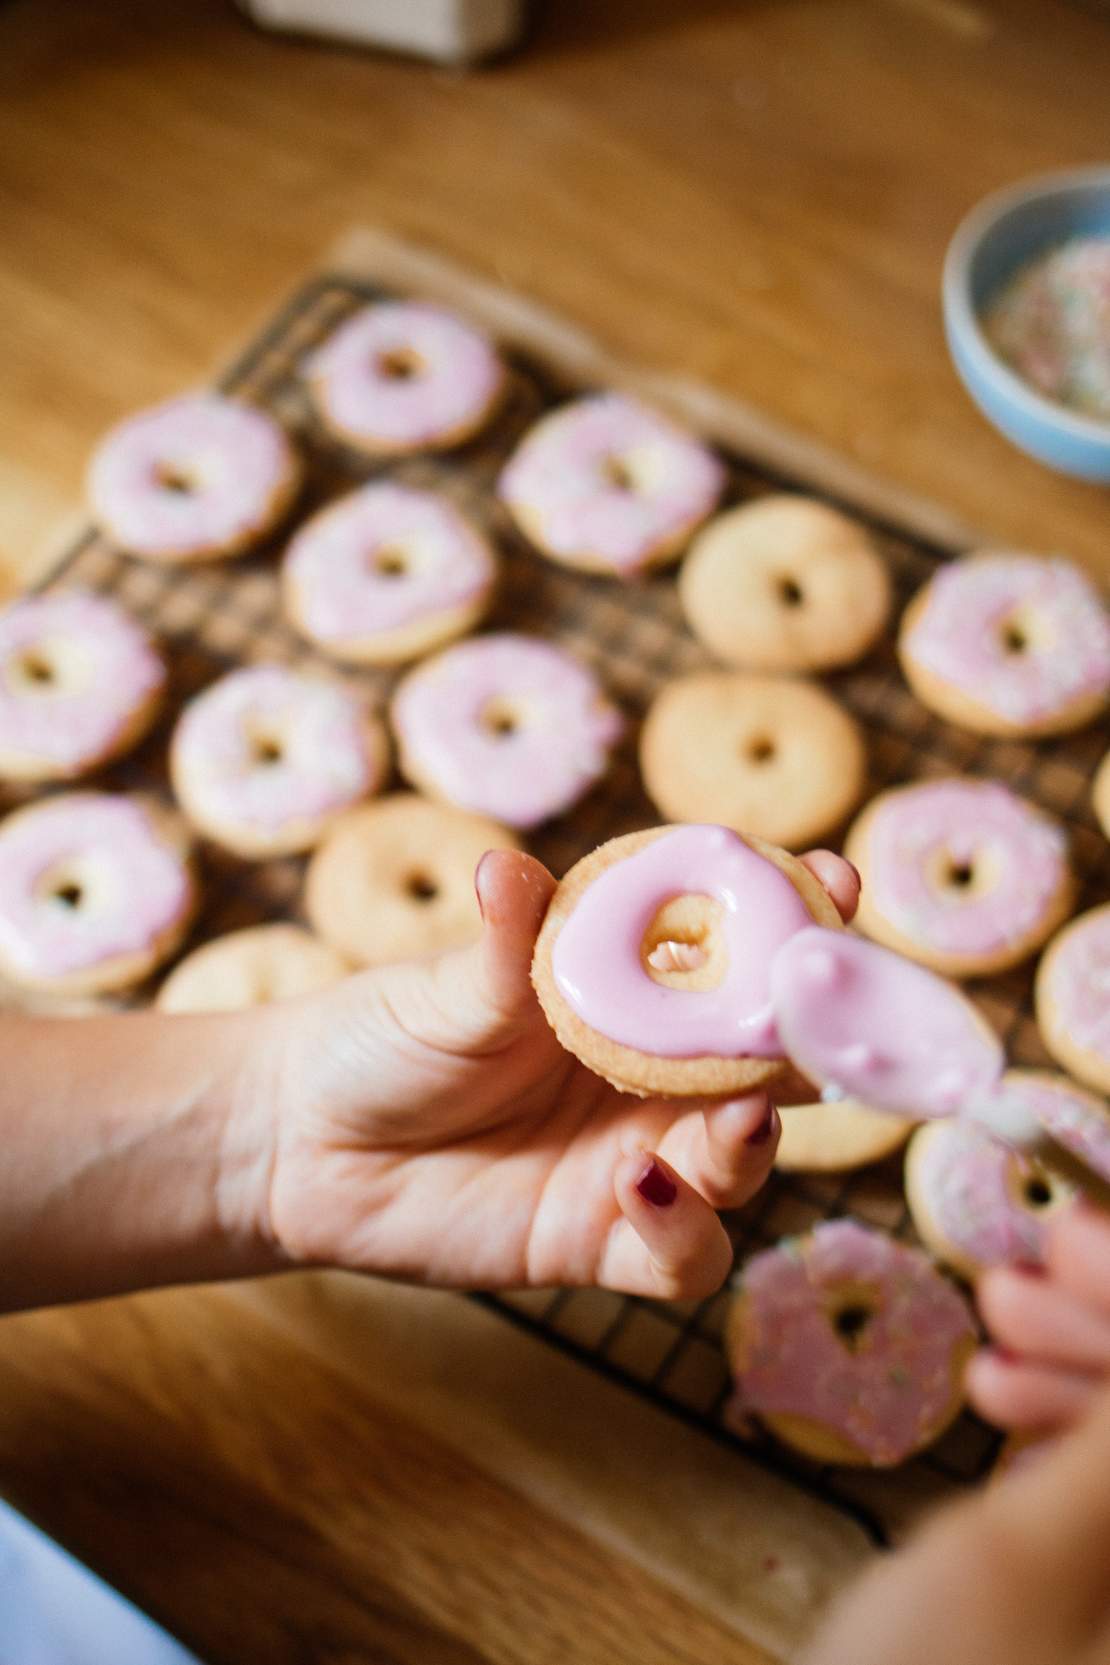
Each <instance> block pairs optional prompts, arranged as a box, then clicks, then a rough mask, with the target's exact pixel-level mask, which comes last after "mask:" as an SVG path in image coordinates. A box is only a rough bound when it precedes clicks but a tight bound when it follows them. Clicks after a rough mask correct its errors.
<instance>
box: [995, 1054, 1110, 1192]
mask: <svg viewBox="0 0 1110 1665" xmlns="http://www.w3.org/2000/svg"><path fill="white" fill-rule="evenodd" d="M999 1095H1000V1096H1002V1097H1004V1098H1013V1099H1017V1100H1018V1101H1019V1102H1020V1103H1021V1104H1023V1105H1024V1106H1025V1107H1026V1108H1027V1109H1028V1110H1029V1111H1030V1113H1031V1114H1032V1115H1033V1116H1034V1117H1035V1118H1036V1120H1037V1121H1038V1122H1039V1124H1040V1125H1041V1127H1042V1128H1043V1129H1044V1131H1045V1132H1046V1133H1047V1134H1048V1135H1049V1136H1050V1137H1051V1138H1052V1139H1054V1140H1055V1141H1056V1143H1057V1144H1058V1145H1062V1146H1063V1148H1064V1149H1065V1150H1066V1151H1068V1152H1070V1154H1071V1155H1072V1156H1074V1157H1077V1158H1078V1159H1079V1161H1080V1162H1082V1164H1083V1166H1084V1167H1086V1168H1090V1169H1091V1171H1092V1173H1095V1174H1097V1175H1098V1177H1099V1178H1100V1179H1102V1180H1105V1181H1106V1183H1107V1184H1110V1106H1108V1105H1107V1103H1106V1100H1105V1099H1103V1098H1096V1097H1095V1095H1094V1093H1085V1092H1084V1091H1083V1089H1082V1088H1081V1087H1077V1086H1076V1085H1075V1083H1074V1082H1073V1081H1068V1080H1067V1079H1066V1077H1064V1076H1062V1075H1049V1074H1046V1073H1044V1072H1043V1071H1041V1070H1008V1071H1007V1072H1006V1074H1005V1075H1004V1076H1003V1077H1002V1082H1001V1085H1000V1087H999Z"/></svg>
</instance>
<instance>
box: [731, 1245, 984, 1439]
mask: <svg viewBox="0 0 1110 1665" xmlns="http://www.w3.org/2000/svg"><path fill="white" fill-rule="evenodd" d="M975 1341H976V1332H975V1324H974V1321H973V1318H972V1315H971V1311H970V1309H969V1307H968V1305H967V1302H966V1301H965V1300H964V1298H963V1296H962V1295H961V1294H960V1293H959V1291H958V1290H957V1289H956V1288H955V1287H954V1286H953V1285H952V1284H951V1283H949V1281H948V1280H947V1279H946V1278H945V1277H943V1276H942V1274H941V1273H939V1272H938V1271H937V1270H936V1268H935V1267H933V1266H931V1265H930V1263H929V1262H928V1260H927V1259H926V1258H925V1256H924V1255H923V1254H921V1253H920V1252H919V1251H918V1250H916V1249H910V1248H906V1247H905V1246H904V1245H903V1244H901V1243H896V1242H894V1241H893V1239H891V1238H889V1237H885V1236H883V1235H882V1234H881V1233H879V1232H876V1231H870V1230H868V1229H867V1228H865V1227H864V1226H860V1225H857V1224H855V1222H854V1221H851V1220H834V1221H831V1222H829V1223H827V1224H824V1225H819V1226H817V1227H816V1228H815V1229H814V1231H812V1232H811V1233H810V1234H809V1236H808V1237H802V1238H792V1239H788V1240H787V1241H786V1242H784V1243H780V1244H779V1245H778V1247H777V1248H774V1249H768V1250H765V1251H764V1252H763V1253H762V1254H758V1255H756V1256H754V1258H753V1259H751V1260H749V1261H748V1263H747V1265H746V1266H745V1267H744V1269H743V1273H742V1277H741V1282H740V1285H739V1289H738V1292H737V1296H736V1300H735V1301H734V1303H733V1306H732V1310H731V1312H730V1315H729V1323H728V1349H729V1356H730V1359H731V1362H732V1368H733V1372H734V1375H735V1378H736V1391H735V1396H734V1398H733V1400H732V1402H731V1405H730V1415H731V1417H732V1418H733V1419H734V1420H743V1419H746V1418H747V1417H749V1416H756V1417H758V1418H759V1420H760V1421H761V1422H762V1423H763V1424H765V1426H766V1427H767V1428H768V1429H769V1430H770V1431H771V1433H773V1434H774V1435H775V1436H776V1438H778V1439H780V1440H782V1441H783V1442H784V1443H785V1444H787V1445H790V1446H793V1447H794V1448H795V1449H796V1450H798V1451H801V1452H803V1453H804V1454H805V1455H806V1456H809V1457H813V1458H815V1459H817V1460H818V1461H819V1462H832V1463H852V1464H858V1465H869V1466H872V1467H882V1468H887V1467H891V1466H893V1465H894V1464H896V1463H901V1462H905V1460H906V1459H907V1458H908V1457H912V1456H913V1455H914V1453H915V1452H917V1451H920V1450H922V1449H923V1447H925V1446H927V1445H930V1444H931V1443H932V1442H933V1440H935V1439H936V1438H937V1437H938V1436H939V1435H940V1434H941V1433H943V1431H944V1429H945V1428H946V1427H947V1426H948V1424H949V1423H950V1422H951V1421H952V1419H953V1418H954V1417H955V1416H956V1414H957V1412H958V1411H959V1409H960V1406H961V1404H962V1403H963V1386H962V1379H963V1371H964V1366H965V1364H966V1363H967V1360H968V1359H969V1357H970V1356H971V1353H972V1352H973V1350H974V1347H975Z"/></svg>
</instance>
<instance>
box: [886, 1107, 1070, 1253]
mask: <svg viewBox="0 0 1110 1665" xmlns="http://www.w3.org/2000/svg"><path fill="white" fill-rule="evenodd" d="M915 1161H916V1172H917V1178H918V1183H919V1185H920V1188H921V1193H922V1198H923V1201H924V1203H925V1205H926V1207H927V1208H928V1210H929V1214H930V1216H931V1218H932V1220H933V1222H934V1224H935V1226H936V1229H937V1231H938V1233H939V1234H940V1235H941V1236H942V1237H944V1238H945V1239H946V1240H947V1241H948V1242H949V1243H951V1244H952V1246H953V1248H955V1249H958V1250H959V1251H960V1253H961V1254H962V1255H964V1256H965V1257H966V1258H967V1259H968V1260H970V1261H973V1262H974V1263H975V1265H976V1266H1001V1265H1009V1264H1011V1263H1012V1262H1014V1261H1026V1262H1028V1263H1029V1264H1031V1265H1040V1263H1041V1261H1042V1260H1043V1258H1044V1245H1045V1238H1046V1225H1045V1221H1044V1219H1043V1217H1042V1216H1040V1215H1038V1213H1037V1210H1036V1209H1035V1208H1033V1207H1031V1206H1024V1207H1023V1206H1022V1204H1021V1202H1020V1200H1019V1199H1020V1196H1021V1188H1022V1184H1023V1182H1024V1181H1025V1180H1027V1179H1029V1178H1031V1177H1033V1175H1034V1174H1035V1172H1036V1170H1035V1169H1034V1168H1033V1166H1032V1164H1031V1163H1030V1162H1029V1160H1028V1158H1027V1157H1024V1156H1021V1155H1020V1154H1019V1153H1018V1152H1017V1151H1015V1150H1012V1149H1011V1148H1010V1146H1009V1145H1005V1144H1003V1143H1002V1141H1001V1140H999V1139H994V1138H992V1137H991V1135H990V1134H989V1133H988V1132H986V1130H985V1129H984V1128H981V1127H976V1125H975V1123H974V1122H968V1121H948V1122H940V1123H938V1124H937V1126H936V1127H935V1128H932V1129H930V1131H929V1135H928V1140H927V1142H926V1144H925V1146H924V1148H923V1149H922V1151H921V1153H920V1154H919V1156H918V1157H917V1158H916V1159H915ZM1057 1183H1059V1182H1057ZM1053 1212H1054V1217H1055V1214H1056V1210H1054V1211H1053Z"/></svg>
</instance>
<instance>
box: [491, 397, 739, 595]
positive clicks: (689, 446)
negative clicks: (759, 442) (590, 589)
mask: <svg viewBox="0 0 1110 1665" xmlns="http://www.w3.org/2000/svg"><path fill="white" fill-rule="evenodd" d="M614 462H616V463H619V464H622V465H624V466H626V467H627V469H628V470H629V472H630V473H631V474H632V477H633V480H634V487H633V489H628V488H627V487H624V486H621V485H619V484H617V483H615V482H614V480H613V478H612V473H611V470H612V466H613V464H614ZM724 483H725V471H724V467H723V465H722V464H721V462H720V461H719V459H718V458H717V457H715V456H714V455H713V453H712V452H711V451H710V450H708V449H707V448H706V446H704V445H702V444H701V443H700V442H699V441H698V440H695V439H692V438H691V437H690V436H689V435H687V434H684V433H682V432H681V430H680V429H678V428H676V427H674V426H673V425H672V424H671V423H670V422H668V421H667V420H666V419H665V418H664V417H662V416H660V415H658V413H657V412H655V411H653V410H649V409H648V408H647V407H646V406H644V405H641V404H639V403H637V402H636V401H635V400H633V399H626V398H623V397H621V396H620V395H619V394H615V393H606V394H601V395H598V396H596V397H593V398H588V399H579V400H576V401H575V402H574V403H573V404H570V405H565V406H564V407H563V408H562V409H561V410H559V411H556V412H555V413H554V415H552V416H548V417H545V418H544V419H543V421H542V422H540V423H539V424H538V425H537V426H536V427H535V428H534V429H533V430H532V431H531V433H529V434H526V435H525V437H524V439H523V440H522V441H521V443H520V445H519V446H518V448H517V450H516V452H515V453H514V455H513V456H512V457H510V459H509V461H508V463H507V465H506V467H505V469H504V471H503V472H502V475H501V480H500V483H499V486H498V490H499V492H500V495H501V497H502V498H503V499H504V501H505V502H506V503H507V504H508V505H509V507H510V508H511V509H513V510H514V512H519V515H520V518H521V520H522V522H523V524H524V525H525V526H526V527H528V528H530V529H534V532H535V536H536V538H537V539H538V540H539V541H540V542H541V544H542V546H543V547H544V548H545V549H548V550H550V551H551V553H552V554H555V555H558V556H562V557H563V558H565V559H568V560H574V559H577V558H582V559H585V560H587V561H588V560H590V559H591V558H592V559H593V560H596V561H598V562H600V563H603V564H604V565H606V566H609V567H611V568H612V569H613V570H614V571H616V572H618V573H625V574H627V573H632V572H635V571H636V570H637V568H639V567H641V566H643V565H644V563H645V562H646V561H648V560H650V558H651V556H652V555H653V553H654V552H655V551H656V550H657V549H658V548H659V546H660V545H663V544H667V543H670V542H671V541H672V540H674V539H676V538H680V537H682V536H684V535H685V534H686V533H687V532H688V531H692V530H693V528H694V527H695V526H696V525H697V524H698V523H699V522H700V521H701V520H703V519H704V518H705V516H706V515H708V514H710V513H711V511H712V510H713V508H714V506H715V504H716V502H717V499H718V498H719V497H720V495H721V492H722V490H723V488H724Z"/></svg>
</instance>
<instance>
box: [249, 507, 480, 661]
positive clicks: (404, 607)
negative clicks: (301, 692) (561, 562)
mask: <svg viewBox="0 0 1110 1665" xmlns="http://www.w3.org/2000/svg"><path fill="white" fill-rule="evenodd" d="M496 577H497V562H496V558H495V556H494V553H493V550H492V548H491V547H490V543H489V540H488V539H487V538H485V537H484V536H483V535H482V533H481V532H480V531H479V530H478V528H477V527H476V526H475V525H473V524H472V523H471V521H469V520H468V519H467V518H466V516H465V515H464V514H462V513H461V511H460V510H458V509H456V508H455V506H454V504H453V503H451V502H449V501H448V499H447V498H445V497H442V496H439V495H437V494H436V493H434V492H430V491H414V490H413V489H412V487H410V486H401V485H396V484H394V482H393V481H391V480H375V481H372V482H371V484H370V485H368V486H362V487H360V488H359V490H358V491H352V492H349V493H348V494H347V496H346V497H341V498H340V499H339V501H338V502H336V503H329V504H328V506H327V507H326V508H325V509H322V510H321V511H320V512H319V514H316V515H314V516H313V517H312V519H311V520H309V521H307V522H306V523H305V525H304V526H302V527H301V529H300V530H299V532H298V533H297V535H296V537H295V538H294V539H293V541H292V542H291V543H290V545H289V548H288V549H287V551H286V554H285V560H284V562H283V564H282V596H283V601H284V606H285V611H286V613H287V614H288V616H289V618H290V619H291V620H292V622H293V624H294V626H295V627H296V629H297V630H299V631H300V633H301V634H302V635H303V636H307V637H308V639H309V641H311V642H314V643H315V644H316V646H317V647H318V648H319V649H320V651H321V652H322V653H326V654H328V655H329V657H331V658H333V659H341V660H345V661H347V662H349V663H351V664H362V665H397V664H401V663H402V662H403V661H404V660H406V659H417V658H419V657H420V655H421V654H424V653H430V652H431V650H432V649H433V648H437V647H441V646H442V645H443V643H444V642H449V641H452V640H453V639H454V638H455V637H456V636H462V635H464V634H465V633H466V631H468V630H472V629H473V628H474V626H475V625H476V624H477V623H478V622H479V620H480V619H481V618H482V616H483V614H484V613H485V611H486V609H487V607H488V606H489V602H490V597H491V595H492V593H493V587H494V582H495V580H496Z"/></svg>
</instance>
